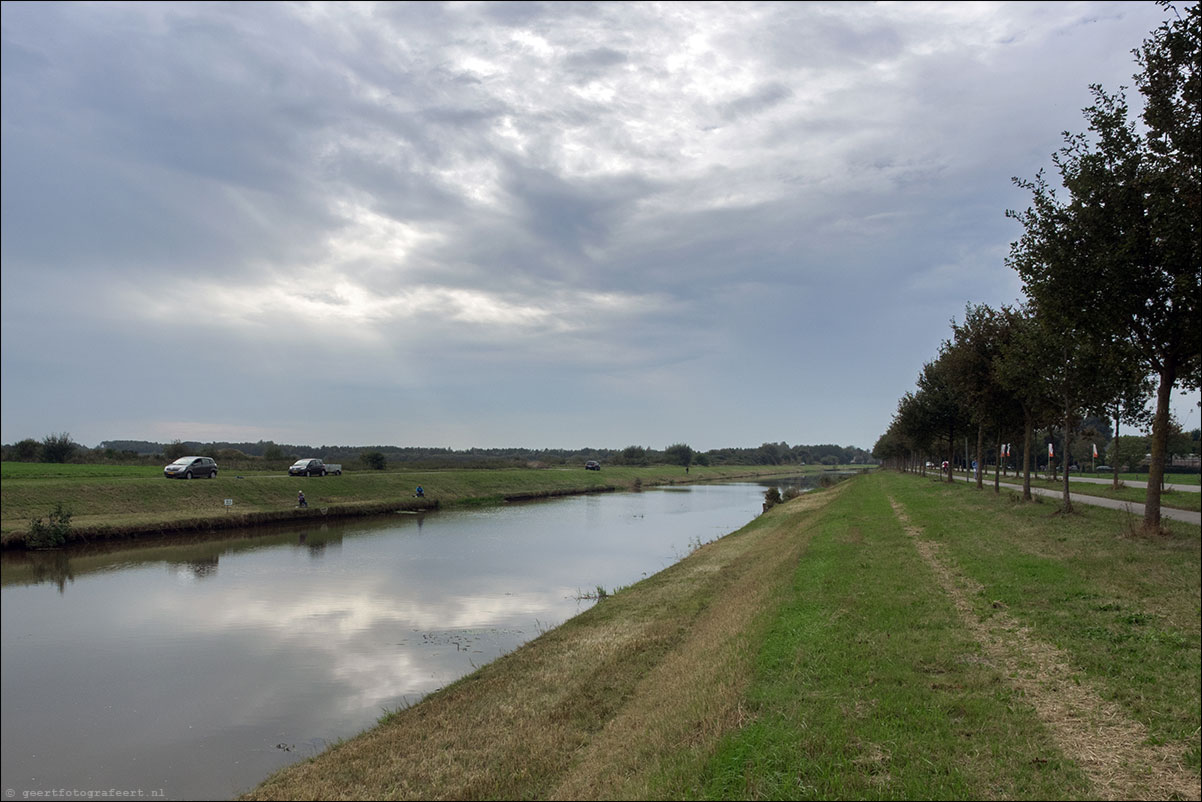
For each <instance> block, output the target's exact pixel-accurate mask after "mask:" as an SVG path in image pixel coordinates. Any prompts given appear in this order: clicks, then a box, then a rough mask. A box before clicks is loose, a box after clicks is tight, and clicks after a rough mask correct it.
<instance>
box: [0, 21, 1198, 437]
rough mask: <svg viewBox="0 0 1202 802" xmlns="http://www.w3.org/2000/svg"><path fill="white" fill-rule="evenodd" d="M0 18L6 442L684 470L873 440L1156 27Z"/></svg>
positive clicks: (980, 296)
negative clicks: (248, 446)
mask: <svg viewBox="0 0 1202 802" xmlns="http://www.w3.org/2000/svg"><path fill="white" fill-rule="evenodd" d="M2 13H3V120H2V123H3V131H2V133H3V138H2V147H3V198H2V206H3V209H2V211H3V220H2V257H3V272H2V276H3V278H2V281H3V294H2V306H3V316H2V326H3V338H2V357H3V369H2V373H0V382H2V392H3V403H2V406H0V409H2V418H3V420H2V432H0V439H2V440H3V441H4V442H5V443H12V442H15V441H17V440H20V439H23V438H26V437H33V438H35V439H39V440H40V439H42V438H43V437H45V436H46V435H48V434H51V433H57V432H63V431H65V432H69V433H70V434H71V435H72V437H73V438H74V439H75V440H76V441H77V442H80V443H83V444H85V445H96V444H98V443H99V442H101V441H103V440H113V439H146V440H158V441H164V442H166V441H170V440H173V439H177V438H178V439H181V440H201V441H215V440H229V441H257V440H261V439H263V440H275V441H277V442H285V443H301V444H313V445H318V444H344V445H376V444H378V445H402V446H404V445H415V446H446V447H452V448H467V447H472V446H479V447H502V446H524V447H531V448H545V447H549V448H580V447H599V448H622V447H624V446H627V445H635V444H637V445H644V446H650V447H654V448H663V447H665V446H667V445H669V444H672V443H676V442H686V443H688V444H690V445H692V446H693V447H694V448H697V449H700V450H706V449H711V448H721V447H726V446H758V445H759V444H760V443H762V442H765V441H773V442H778V441H781V440H785V441H787V442H789V443H790V444H797V443H806V444H813V443H827V442H834V443H838V444H840V445H856V446H859V447H862V448H872V446H873V444H874V443H875V441H876V439H877V437H879V435H880V434H881V433H882V432H883V431H884V430H885V429H886V428H887V427H888V425H889V422H890V420H891V417H892V415H893V412H894V411H895V409H896V405H897V401H898V399H899V398H900V397H901V395H902V394H903V393H905V392H906V391H908V390H912V389H913V388H914V382H915V379H916V377H917V374H918V372H919V370H920V369H921V368H922V365H923V363H924V362H926V361H928V360H930V359H932V358H934V356H935V355H936V353H937V350H938V347H939V344H940V342H941V341H942V340H943V339H945V338H947V337H949V336H950V333H951V329H950V325H949V321H950V320H951V319H952V318H956V319H957V320H962V319H963V316H964V308H965V305H966V304H967V303H970V302H971V303H988V304H990V305H992V306H995V307H996V306H998V305H1001V304H1005V303H1013V302H1016V301H1017V300H1019V298H1020V296H1021V288H1020V283H1019V281H1018V279H1017V276H1016V275H1015V274H1014V272H1013V271H1012V270H1010V269H1008V268H1007V267H1006V266H1005V264H1004V259H1005V256H1006V254H1007V253H1008V252H1009V246H1010V243H1011V242H1012V241H1013V240H1015V239H1017V238H1018V235H1019V233H1020V231H1019V227H1018V224H1017V223H1016V222H1014V221H1012V220H1008V219H1006V217H1005V212H1006V210H1007V209H1018V208H1025V207H1026V205H1027V204H1028V201H1029V196H1027V195H1025V194H1024V193H1023V192H1021V191H1020V190H1018V189H1017V188H1015V187H1014V186H1013V185H1012V183H1011V177H1012V176H1020V177H1025V178H1030V177H1033V176H1034V175H1035V173H1036V171H1037V170H1039V169H1041V168H1050V167H1051V160H1050V156H1051V154H1052V153H1053V152H1054V151H1055V150H1056V149H1057V148H1058V147H1059V145H1060V144H1061V138H1060V134H1061V132H1062V131H1064V130H1072V131H1081V130H1083V129H1084V127H1085V124H1084V120H1083V118H1082V116H1081V111H1080V110H1081V109H1082V108H1083V107H1084V106H1087V105H1089V103H1090V94H1089V88H1088V87H1089V84H1090V83H1094V82H1097V83H1102V84H1103V85H1105V86H1106V87H1107V88H1108V89H1111V90H1113V89H1117V88H1118V87H1119V86H1121V85H1126V86H1130V85H1132V81H1131V75H1132V73H1134V72H1135V71H1136V69H1137V66H1136V64H1135V62H1134V60H1133V57H1132V55H1131V50H1132V49H1133V48H1135V47H1137V46H1139V44H1140V43H1141V41H1142V40H1143V39H1144V38H1145V37H1146V36H1147V35H1148V34H1149V33H1150V32H1151V31H1152V30H1153V29H1154V28H1155V27H1156V26H1157V25H1158V24H1159V22H1160V21H1161V20H1162V19H1163V14H1164V12H1163V11H1162V10H1161V9H1160V8H1159V7H1157V6H1156V5H1155V4H1154V3H1152V2H1134V3H1132V2H1117V3H1111V2H1083V3H1067V2H1054V3H1052V2H1049V3H1032V2H1021V3H960V2H957V3H917V2H906V3H899V4H892V3H884V4H874V3H807V2H790V3H769V4H759V3H732V4H724V3H689V2H670V3H663V4H659V3H600V4H592V3H569V2H560V3H547V4H538V3H534V4H526V3H480V4H476V3H471V4H451V5H441V4H434V3H413V4H407V3H397V4H393V3H385V4H379V5H375V4H349V3H337V4H332V5H323V4H315V5H308V4H304V5H293V4H283V3H266V4H258V3H250V2H239V3H232V4H228V5H227V4H222V3H197V4H188V3H167V4H158V3H142V2H139V3H130V4H122V3H98V4H83V5H75V4H59V3H43V2H37V3H21V2H4V4H3V6H2ZM1132 94H1136V95H1137V93H1135V92H1133V93H1132ZM1190 416H1192V418H1191V417H1190ZM1197 417H1198V413H1197V410H1196V408H1193V409H1192V410H1190V409H1187V412H1186V416H1185V417H1184V419H1183V421H1182V422H1183V423H1185V424H1186V425H1187V426H1196V425H1197Z"/></svg>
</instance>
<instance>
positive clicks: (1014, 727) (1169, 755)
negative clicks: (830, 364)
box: [246, 473, 1202, 799]
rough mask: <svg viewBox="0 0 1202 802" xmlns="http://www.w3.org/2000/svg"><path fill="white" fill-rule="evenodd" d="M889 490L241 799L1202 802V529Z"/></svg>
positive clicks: (790, 506) (840, 505)
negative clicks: (1138, 529)
mask: <svg viewBox="0 0 1202 802" xmlns="http://www.w3.org/2000/svg"><path fill="white" fill-rule="evenodd" d="M1171 526H1172V528H1171V531H1170V534H1169V535H1167V536H1165V537H1160V538H1156V539H1144V538H1139V537H1134V536H1131V535H1130V534H1129V530H1128V528H1127V522H1126V519H1125V517H1124V516H1123V515H1121V514H1118V513H1115V512H1113V511H1109V510H1103V509H1099V508H1089V509H1086V510H1083V511H1082V512H1081V513H1079V514H1076V515H1072V516H1061V515H1057V514H1056V513H1055V507H1054V505H1050V504H1038V503H1036V504H1015V503H1013V502H1012V501H1011V500H1010V497H1009V496H1007V495H1006V494H1002V495H1000V496H995V495H994V494H993V493H992V492H989V491H986V492H978V491H976V490H975V489H973V488H971V487H969V486H966V485H963V484H960V485H952V486H950V487H949V486H947V485H944V484H940V483H935V482H931V481H928V480H923V479H920V478H917V477H911V476H901V475H894V474H880V473H878V474H873V475H867V476H860V477H856V478H855V479H853V480H851V481H848V482H844V483H843V484H841V485H838V486H836V487H834V488H831V489H828V490H824V491H819V492H815V493H811V494H807V495H806V496H803V497H801V498H799V499H797V500H794V501H792V502H789V503H787V504H783V505H780V506H778V507H776V508H774V509H772V510H771V511H769V512H768V513H766V514H764V515H762V516H760V517H759V518H758V519H757V520H755V521H754V522H752V523H751V524H749V525H748V526H747V527H745V528H744V529H742V530H740V531H739V532H737V533H734V534H732V535H728V536H727V537H725V538H722V539H720V540H717V541H714V542H713V543H710V544H707V545H705V546H703V547H701V548H699V549H698V550H697V551H695V552H694V553H693V554H691V555H690V556H689V557H687V558H686V559H684V560H683V561H681V562H680V563H678V564H676V565H674V566H671V567H670V568H668V569H665V570H664V571H662V572H660V573H659V574H656V575H655V576H652V577H649V578H648V579H646V580H644V581H642V582H640V583H638V584H636V585H633V586H631V587H629V588H626V589H623V590H622V591H621V592H619V593H616V594H614V595H613V596H611V597H610V598H607V599H605V600H603V601H601V602H599V603H598V604H597V605H596V606H594V607H593V608H591V609H590V610H588V611H587V612H585V613H583V614H581V615H580V616H577V617H576V618H573V619H571V620H569V621H568V622H566V623H565V624H563V625H562V626H560V627H559V628H557V629H555V630H552V631H550V632H548V633H546V634H544V635H543V636H542V637H540V638H538V639H536V640H534V641H532V642H530V643H529V644H527V645H526V646H524V647H522V648H521V649H519V650H517V651H515V652H513V653H512V654H509V655H507V656H505V657H503V658H501V659H499V660H497V661H495V662H493V663H491V664H489V665H487V666H485V667H483V668H481V669H480V670H478V671H477V672H475V673H473V674H472V675H470V676H468V677H466V678H464V679H463V680H460V681H459V682H457V683H454V684H453V685H451V686H449V687H447V688H445V689H443V690H442V691H439V692H438V693H435V694H432V695H431V696H429V697H427V698H426V699H425V700H424V701H422V702H421V703H419V704H417V705H415V706H413V707H410V708H408V709H405V710H400V711H397V712H395V713H394V714H392V715H390V716H388V717H386V718H385V719H384V720H382V721H381V723H380V725H379V726H377V727H376V728H374V729H372V730H370V731H369V732H367V733H364V734H363V735H361V736H359V737H357V738H354V739H352V740H349V741H347V742H344V743H342V744H340V745H338V746H335V747H333V748H332V749H330V750H329V751H328V752H326V753H323V754H322V755H319V756H317V757H315V758H312V759H310V760H307V761H305V762H303V763H300V764H297V765H295V766H293V767H290V768H288V769H285V770H283V771H281V772H279V773H278V774H276V775H274V776H273V777H271V778H269V779H268V780H267V781H266V782H264V783H263V784H262V785H261V786H260V787H259V788H257V789H255V790H254V791H253V792H251V793H249V794H248V795H247V796H246V798H248V799H467V798H473V799H568V798H579V799H803V798H817V799H849V798H873V799H936V798H980V799H986V798H991V799H998V798H1000V799H1099V798H1113V799H1118V798H1150V799H1151V798H1158V799H1164V798H1195V799H1196V798H1198V796H1199V747H1198V733H1199V729H1198V728H1199V720H1200V718H1202V714H1200V707H1199V700H1200V690H1199V683H1200V676H1202V672H1200V664H1199V653H1200V645H1202V644H1200V632H1202V620H1200V613H1199V611H1200V598H1202V596H1200V587H1199V585H1200V579H1199V576H1200V568H1202V565H1200V560H1199V556H1200V552H1199V532H1198V528H1197V527H1189V526H1186V525H1180V526H1178V525H1175V524H1174V525H1171Z"/></svg>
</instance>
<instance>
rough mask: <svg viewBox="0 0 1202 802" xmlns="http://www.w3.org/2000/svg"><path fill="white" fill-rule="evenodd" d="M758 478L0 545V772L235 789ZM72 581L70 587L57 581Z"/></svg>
mask: <svg viewBox="0 0 1202 802" xmlns="http://www.w3.org/2000/svg"><path fill="white" fill-rule="evenodd" d="M762 498H763V487H762V486H760V485H756V484H745V485H729V486H696V487H691V488H675V489H673V490H672V491H671V492H665V491H651V492H643V493H637V494H636V493H631V494H605V495H596V496H582V497H578V498H572V499H562V500H557V501H554V502H544V503H535V504H523V505H513V506H510V507H505V508H499V509H490V510H479V511H469V512H456V513H437V514H432V515H429V516H422V515H394V516H388V517H384V518H381V519H373V520H355V521H352V522H328V523H323V524H319V525H313V526H309V527H303V528H290V529H282V530H268V531H264V530H258V531H255V530H249V531H246V532H236V533H229V534H223V535H222V536H221V537H220V538H217V539H213V538H209V539H203V538H171V539H166V538H164V539H161V540H156V541H153V542H146V543H143V544H140V545H139V546H137V547H136V548H130V547H128V546H125V547H119V546H115V545H113V544H108V545H105V544H97V545H92V546H88V547H86V548H83V549H79V550H74V551H62V552H35V553H28V554H11V555H7V554H6V555H4V557H3V563H2V567H3V570H2V572H0V576H2V583H3V594H4V595H3V605H2V608H0V614H2V616H3V627H2V628H0V638H2V640H3V648H2V650H0V655H2V658H0V659H2V662H3V670H2V671H0V686H2V689H3V706H4V715H3V719H2V729H3V738H2V742H3V748H2V752H0V756H2V764H3V765H2V774H3V780H2V783H3V786H4V787H5V788H13V789H15V790H16V791H17V793H20V792H21V791H22V790H36V789H42V788H50V787H53V788H64V789H71V788H99V787H103V788H109V787H113V788H144V789H152V788H153V789H158V788H162V789H164V790H165V791H166V793H167V795H168V796H169V797H171V798H193V799H210V798H219V797H230V796H233V795H235V794H237V793H238V792H240V791H242V790H245V789H247V788H249V787H251V786H253V785H254V784H255V783H257V782H258V781H259V780H261V779H263V778H264V777H265V776H267V775H268V774H269V773H270V772H271V771H273V770H275V769H276V768H279V767H280V766H283V765H285V764H287V763H290V762H292V761H294V760H297V759H299V758H301V757H304V756H306V755H308V754H312V753H314V752H316V751H318V750H320V749H322V748H324V746H325V745H326V744H327V743H329V742H331V741H335V740H338V739H341V738H345V737H348V736H350V735H353V734H354V733H356V732H358V731H361V730H362V729H363V728H365V727H368V726H371V724H372V723H373V722H374V721H375V720H376V719H377V718H378V717H379V716H380V715H381V714H382V713H383V712H385V711H387V710H390V709H394V708H396V707H397V706H400V705H404V704H409V703H412V702H414V701H416V700H418V699H420V698H421V697H422V696H423V695H425V694H427V693H429V692H430V691H432V690H435V689H437V688H439V687H442V686H444V685H446V684H448V683H449V682H452V681H454V680H455V679H458V678H459V677H461V676H463V675H464V674H466V673H468V672H470V671H471V670H473V668H475V667H477V666H480V665H483V664H484V663H486V662H488V661H490V660H492V659H494V658H495V657H497V656H499V655H500V654H503V653H505V652H507V651H511V650H513V649H514V648H516V647H517V646H519V645H520V644H521V643H523V642H525V641H527V640H530V639H531V638H533V637H536V636H537V635H538V634H539V633H540V632H541V631H544V630H546V629H548V628H550V627H552V626H554V625H557V624H559V623H561V622H562V621H563V620H565V619H567V618H569V617H571V616H573V615H575V614H576V613H578V612H579V611H580V610H582V609H584V608H585V607H587V606H588V605H589V604H591V603H592V602H591V601H588V600H584V599H582V598H581V593H582V590H591V589H594V588H596V587H597V586H602V587H605V588H607V589H610V590H612V589H615V588H617V587H620V586H623V585H628V584H632V583H633V582H636V581H638V580H639V579H641V578H642V577H644V576H647V575H649V574H651V573H654V572H656V571H658V570H660V569H662V568H663V567H665V566H666V565H668V564H670V563H672V562H675V561H676V560H678V559H680V558H681V557H683V556H684V555H685V554H687V553H688V551H689V550H690V549H691V547H692V545H694V544H696V543H703V542H708V541H709V540H712V539H714V538H717V537H720V536H721V535H723V534H726V533H727V532H730V531H733V530H735V529H737V528H739V527H740V526H742V525H743V524H744V523H746V522H747V521H748V520H750V519H751V518H753V517H754V516H755V515H756V514H757V513H758V512H759V509H760V504H761V502H762ZM68 586H69V587H70V592H67V588H68Z"/></svg>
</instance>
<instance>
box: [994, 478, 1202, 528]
mask: <svg viewBox="0 0 1202 802" xmlns="http://www.w3.org/2000/svg"><path fill="white" fill-rule="evenodd" d="M1127 484H1128V485H1131V484H1135V483H1133V482H1128V483H1127ZM1000 485H1001V486H1002V487H1008V488H1010V489H1011V490H1022V489H1023V486H1022V485H1012V484H1008V483H1006V482H1001V483H1000ZM1146 486H1147V485H1146V484H1145V487H1146ZM1177 487H1181V485H1177ZM1031 492H1032V493H1035V494H1037V495H1040V496H1049V497H1051V498H1057V499H1060V498H1064V491H1063V490H1047V489H1045V488H1042V487H1033V488H1031ZM1073 503H1074V504H1077V503H1080V504H1094V505H1096V506H1098V507H1110V508H1111V509H1114V510H1130V511H1131V514H1132V515H1135V516H1138V517H1139V518H1143V517H1144V505H1143V504H1136V503H1134V502H1131V501H1118V500H1117V499H1112V498H1103V497H1102V496H1086V495H1077V496H1073ZM1160 517H1161V518H1172V519H1173V520H1175V521H1185V522H1186V523H1187V524H1193V525H1194V526H1202V512H1194V511H1192V510H1177V509H1173V508H1172V507H1165V506H1164V505H1161V507H1160Z"/></svg>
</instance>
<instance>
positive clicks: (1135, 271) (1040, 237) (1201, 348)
mask: <svg viewBox="0 0 1202 802" xmlns="http://www.w3.org/2000/svg"><path fill="white" fill-rule="evenodd" d="M1161 5H1162V6H1163V7H1164V8H1165V9H1166V11H1167V12H1168V13H1169V14H1170V15H1171V16H1170V17H1169V19H1168V20H1166V22H1165V23H1164V24H1162V25H1161V26H1160V27H1159V28H1158V29H1157V30H1156V31H1154V32H1153V33H1152V35H1151V37H1150V38H1148V39H1146V40H1145V41H1144V43H1143V45H1142V46H1141V47H1140V48H1139V49H1138V50H1136V51H1133V52H1134V53H1135V56H1136V61H1137V63H1138V64H1139V66H1140V68H1141V69H1140V71H1139V72H1138V73H1136V75H1135V76H1134V78H1135V82H1136V85H1137V87H1138V88H1139V91H1140V93H1141V94H1142V95H1143V97H1144V110H1143V112H1142V114H1141V118H1142V121H1143V124H1144V128H1145V131H1146V133H1141V132H1140V131H1139V130H1137V126H1136V124H1135V122H1134V121H1133V120H1132V119H1131V113H1130V110H1129V108H1128V106H1127V101H1126V98H1125V95H1124V94H1123V92H1122V90H1120V91H1119V92H1117V93H1113V94H1111V93H1107V92H1106V91H1105V90H1104V89H1103V88H1102V87H1101V86H1099V85H1094V86H1092V87H1091V90H1092V92H1093V95H1094V104H1093V105H1092V106H1090V107H1089V108H1087V109H1085V110H1084V113H1085V116H1086V119H1087V120H1088V123H1089V130H1090V132H1091V133H1092V136H1089V135H1086V134H1067V133H1066V135H1065V145H1064V146H1063V147H1062V148H1061V149H1060V151H1059V152H1058V153H1057V154H1056V155H1055V156H1054V157H1053V161H1054V163H1055V165H1056V168H1057V170H1058V172H1059V173H1060V178H1061V182H1062V184H1063V186H1064V188H1065V189H1066V190H1067V191H1068V199H1067V200H1064V201H1062V200H1061V199H1059V198H1058V197H1057V196H1056V193H1055V190H1053V189H1051V188H1050V187H1049V186H1048V184H1047V182H1046V181H1045V180H1044V178H1043V176H1042V174H1041V175H1038V176H1037V177H1036V179H1035V180H1034V181H1029V182H1024V181H1019V182H1018V183H1019V184H1020V186H1024V187H1025V188H1027V189H1029V190H1030V191H1031V192H1032V195H1033V197H1034V204H1033V206H1032V207H1031V208H1029V209H1028V210H1027V211H1026V212H1025V213H1022V214H1014V213H1011V214H1012V216H1014V217H1016V218H1018V220H1019V221H1020V222H1021V223H1022V225H1023V228H1024V233H1023V237H1022V239H1021V240H1020V242H1018V243H1016V244H1015V248H1013V249H1012V255H1011V260H1010V263H1011V265H1012V266H1013V267H1014V268H1015V269H1016V270H1018V272H1019V274H1020V275H1021V276H1022V278H1023V282H1024V291H1025V292H1026V293H1027V295H1028V297H1030V298H1031V299H1032V300H1033V301H1034V302H1035V303H1036V304H1037V305H1038V306H1039V308H1040V313H1041V315H1042V314H1047V315H1048V316H1049V317H1051V318H1059V319H1060V320H1061V321H1063V320H1065V319H1067V318H1066V317H1064V316H1063V314H1064V310H1067V309H1072V310H1073V311H1072V313H1071V314H1073V315H1074V316H1075V317H1074V318H1073V319H1074V321H1075V324H1076V326H1077V330H1078V332H1079V334H1080V336H1082V337H1088V338H1090V339H1091V340H1092V341H1093V342H1095V343H1096V342H1104V341H1106V340H1112V341H1115V340H1117V341H1124V342H1128V343H1130V344H1132V346H1133V347H1134V348H1135V349H1136V353H1137V354H1138V363H1139V365H1140V366H1141V367H1142V368H1143V370H1144V372H1145V373H1146V374H1152V375H1155V376H1156V377H1157V382H1158V386H1157V395H1156V412H1155V415H1154V418H1153V424H1152V451H1151V454H1152V458H1151V465H1150V468H1149V477H1148V491H1147V497H1146V504H1145V513H1144V525H1145V527H1146V528H1147V529H1149V530H1158V529H1159V527H1160V488H1161V483H1162V480H1163V476H1164V465H1165V453H1166V442H1167V438H1168V431H1169V424H1170V416H1169V403H1170V400H1171V397H1172V391H1173V388H1174V386H1176V385H1178V383H1180V384H1181V385H1183V386H1185V387H1188V388H1198V387H1202V316H1200V315H1199V304H1200V303H1202V233H1200V228H1202V163H1200V161H1199V159H1200V157H1202V69H1200V66H1202V55H1200V54H1202V6H1199V5H1198V4H1194V5H1192V6H1190V7H1188V8H1187V9H1186V10H1185V11H1184V12H1178V11H1177V10H1176V9H1175V8H1173V7H1172V6H1171V5H1169V4H1168V3H1167V2H1162V3H1161Z"/></svg>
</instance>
